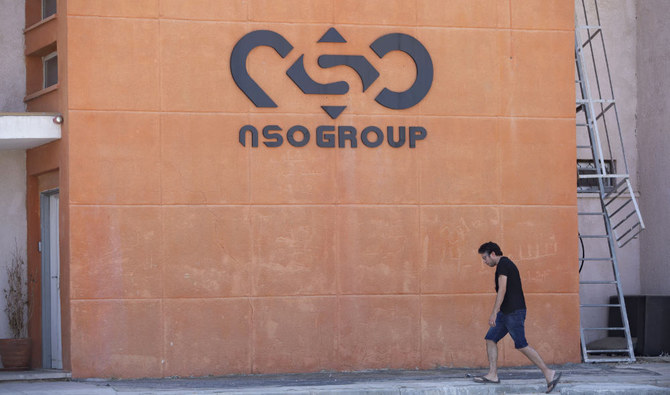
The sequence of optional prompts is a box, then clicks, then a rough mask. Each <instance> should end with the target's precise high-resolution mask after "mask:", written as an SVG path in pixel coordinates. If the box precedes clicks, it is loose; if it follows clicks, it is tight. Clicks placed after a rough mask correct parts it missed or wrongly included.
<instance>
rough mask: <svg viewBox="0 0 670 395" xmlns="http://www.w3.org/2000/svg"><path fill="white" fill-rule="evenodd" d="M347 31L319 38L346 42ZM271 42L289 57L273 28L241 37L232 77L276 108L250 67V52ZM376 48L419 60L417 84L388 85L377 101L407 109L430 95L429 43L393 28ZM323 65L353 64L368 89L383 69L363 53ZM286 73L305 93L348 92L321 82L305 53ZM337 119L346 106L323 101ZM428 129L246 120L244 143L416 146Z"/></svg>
mask: <svg viewBox="0 0 670 395" xmlns="http://www.w3.org/2000/svg"><path fill="white" fill-rule="evenodd" d="M346 42H347V41H346V40H345V39H344V37H342V35H341V34H340V33H339V32H338V31H337V30H335V29H334V28H330V29H329V30H328V31H327V32H326V33H325V34H324V35H323V36H322V37H321V39H319V40H318V41H317V43H343V44H344V43H346ZM259 46H267V47H270V48H272V49H274V50H275V51H276V52H277V53H278V54H279V56H281V57H282V58H285V57H286V56H287V55H288V54H289V53H290V52H291V51H292V50H293V46H292V45H291V43H289V42H288V41H287V40H286V39H285V38H284V37H283V36H282V35H281V34H279V33H276V32H273V31H270V30H256V31H253V32H250V33H248V34H246V35H245V36H244V37H242V38H241V39H240V40H239V41H238V42H237V44H235V47H234V48H233V51H232V53H231V55H230V71H231V73H232V76H233V80H234V81H235V83H236V84H237V86H238V87H239V88H240V90H241V91H242V92H244V94H245V95H246V96H247V97H248V98H249V100H251V102H252V103H253V104H254V105H255V106H256V107H260V108H275V107H277V104H276V103H275V101H274V100H272V98H270V96H268V94H267V93H266V92H265V91H264V90H263V88H261V87H260V86H259V85H258V83H257V82H256V81H254V79H253V78H251V76H250V75H249V72H248V71H247V57H248V56H249V53H250V52H251V51H252V50H253V49H254V48H256V47H259ZM370 48H371V49H372V52H373V53H374V54H375V55H377V56H378V57H379V58H380V59H381V58H383V57H384V56H385V55H386V54H387V53H389V52H391V51H401V52H404V53H405V54H407V55H409V56H410V57H411V58H412V60H413V61H414V63H415V65H416V79H415V80H414V83H413V84H412V86H410V87H409V88H408V89H407V90H405V91H402V92H396V91H392V90H390V89H388V88H383V89H382V90H381V92H380V93H379V94H378V95H377V96H376V97H375V101H376V102H377V103H378V104H379V105H381V106H383V107H386V108H389V109H391V110H404V109H407V108H410V107H413V106H415V105H416V104H418V103H419V102H420V101H421V100H423V98H424V97H426V95H427V94H428V91H429V90H430V87H431V85H432V83H433V61H432V59H431V57H430V54H429V53H428V50H426V47H424V46H423V44H421V42H419V40H417V39H416V38H414V37H412V36H410V35H408V34H403V33H390V34H386V35H383V36H381V37H379V38H378V39H376V40H374V41H373V42H372V43H371V44H370ZM318 65H319V67H321V68H324V69H327V68H331V67H335V66H347V67H350V68H351V69H353V70H354V71H355V72H356V74H357V75H358V76H359V78H360V79H361V82H362V85H363V92H365V91H366V90H367V89H368V88H369V87H370V86H371V85H372V84H373V83H374V82H375V81H376V80H377V78H378V77H379V72H378V71H377V70H376V69H375V68H374V67H373V66H372V64H371V63H370V62H369V61H368V60H367V58H366V57H365V56H363V55H327V54H325V55H320V56H319V58H318ZM286 75H287V76H288V77H289V78H290V80H291V81H293V83H294V84H295V85H296V86H297V87H298V88H299V89H300V91H302V93H304V94H306V95H344V94H346V93H347V92H349V84H348V83H347V82H346V81H336V82H331V83H325V84H322V83H319V82H317V81H315V80H314V79H313V78H312V77H310V76H309V74H307V71H306V70H305V65H304V55H300V57H299V58H298V59H297V60H296V61H295V62H294V63H293V64H292V65H291V66H290V67H289V68H288V69H287V70H286ZM321 108H322V109H323V111H324V112H325V113H326V114H327V115H328V116H329V117H330V118H331V119H333V120H335V119H337V117H338V116H340V114H342V112H344V110H345V109H346V106H344V105H343V106H321ZM427 134H428V132H427V131H426V129H425V128H423V127H421V126H364V127H360V126H359V127H355V126H351V125H337V126H335V125H320V126H317V127H316V128H315V129H314V130H310V129H309V128H307V127H305V126H302V125H292V126H288V127H286V126H285V127H282V126H279V125H265V126H262V127H256V126H254V125H244V126H242V127H241V128H240V130H239V142H240V144H241V145H242V146H246V145H247V144H248V143H249V144H251V146H252V147H258V143H259V140H260V139H261V138H262V139H263V144H264V145H265V146H267V147H279V146H281V145H282V144H284V143H285V142H286V143H287V144H290V145H292V146H294V147H303V146H305V145H307V144H309V143H310V142H311V141H315V143H316V145H317V146H319V147H324V148H335V147H339V148H345V147H347V146H349V147H351V148H357V147H358V146H359V144H361V145H363V146H366V147H370V148H374V147H378V146H380V145H382V144H384V143H386V144H388V145H389V146H391V147H394V148H399V147H402V146H403V145H405V144H406V143H407V144H408V146H409V147H410V148H415V147H416V143H417V141H420V140H423V139H425V138H426V136H427Z"/></svg>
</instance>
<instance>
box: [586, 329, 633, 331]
mask: <svg viewBox="0 0 670 395" xmlns="http://www.w3.org/2000/svg"><path fill="white" fill-rule="evenodd" d="M582 330H585V331H623V330H626V328H582Z"/></svg>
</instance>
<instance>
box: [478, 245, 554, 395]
mask: <svg viewBox="0 0 670 395" xmlns="http://www.w3.org/2000/svg"><path fill="white" fill-rule="evenodd" d="M478 252H479V254H480V255H481V257H482V260H483V261H484V264H485V265H487V266H489V267H495V268H496V274H495V284H496V301H495V303H494V305H493V311H492V312H491V316H490V317H489V326H490V328H489V331H488V332H487V333H486V336H485V337H484V339H486V353H487V355H488V358H489V372H488V373H487V374H486V375H484V376H481V377H475V378H474V381H475V382H477V383H494V384H498V383H500V379H499V378H498V342H499V341H500V339H502V338H503V337H505V335H506V334H507V333H509V334H510V336H511V337H512V340H514V348H516V349H517V350H519V351H521V353H522V354H523V355H525V356H526V357H527V358H528V359H529V360H530V361H531V362H532V363H534V364H535V366H537V367H538V368H540V370H542V373H543V374H544V378H545V379H546V380H547V393H550V392H551V391H553V390H554V388H556V384H558V381H559V380H560V379H561V373H560V372H557V371H555V370H551V369H549V368H548V367H547V365H545V363H544V361H543V360H542V358H541V357H540V354H538V353H537V351H535V349H534V348H533V347H531V346H529V345H528V342H526V334H525V331H524V321H525V320H526V301H525V299H524V297H523V288H522V287H521V277H520V276H519V270H518V269H517V267H516V265H515V264H514V262H512V261H511V260H510V259H509V258H507V257H506V256H503V253H502V251H501V250H500V247H499V246H498V245H497V244H496V243H494V242H492V241H489V242H488V243H484V244H482V245H481V247H479V250H478Z"/></svg>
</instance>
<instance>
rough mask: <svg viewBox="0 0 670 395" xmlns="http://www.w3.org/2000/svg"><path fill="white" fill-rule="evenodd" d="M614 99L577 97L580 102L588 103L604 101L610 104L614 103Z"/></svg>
mask: <svg viewBox="0 0 670 395" xmlns="http://www.w3.org/2000/svg"><path fill="white" fill-rule="evenodd" d="M614 102H615V101H614V99H590V100H589V99H577V103H578V104H588V103H603V104H609V103H614Z"/></svg>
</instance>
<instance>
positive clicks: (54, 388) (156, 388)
mask: <svg viewBox="0 0 670 395" xmlns="http://www.w3.org/2000/svg"><path fill="white" fill-rule="evenodd" d="M555 368H557V369H559V370H560V371H561V372H563V377H562V379H561V383H560V384H559V385H558V387H557V388H556V390H555V391H554V393H560V394H569V395H573V394H633V395H638V394H670V358H653V359H643V360H641V361H638V362H636V363H633V364H569V365H560V366H556V367H555ZM483 372H484V370H476V369H475V370H472V369H467V370H466V369H437V370H429V371H373V372H355V373H312V374H288V375H257V376H226V377H206V378H168V379H141V380H102V379H95V380H71V381H53V380H25V381H12V380H11V378H12V376H10V375H8V374H5V373H9V372H1V373H2V374H0V393H2V394H5V393H7V394H10V393H11V394H73V395H77V394H92V395H96V394H124V395H135V394H137V395H139V394H142V395H149V394H159V395H172V394H267V395H269V394H280V393H282V394H283V393H290V394H296V395H308V394H318V395H330V394H333V395H335V394H338V395H340V394H341V395H345V394H346V395H353V394H370V395H372V394H374V395H377V394H379V395H382V394H383V395H386V394H407V395H409V394H444V395H452V394H453V395H456V394H532V393H544V391H545V389H546V383H545V381H544V379H543V377H542V375H541V374H540V372H539V370H537V369H535V368H531V367H523V368H503V369H501V370H500V372H499V376H500V379H501V381H502V383H501V384H477V383H474V382H472V380H471V379H467V378H466V377H465V375H466V373H474V374H480V373H483ZM2 380H5V381H2Z"/></svg>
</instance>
